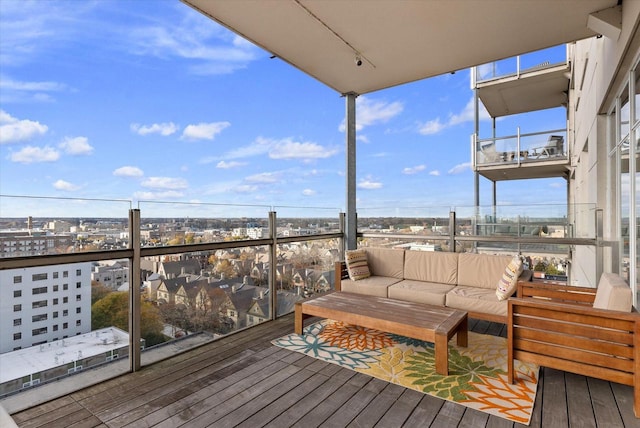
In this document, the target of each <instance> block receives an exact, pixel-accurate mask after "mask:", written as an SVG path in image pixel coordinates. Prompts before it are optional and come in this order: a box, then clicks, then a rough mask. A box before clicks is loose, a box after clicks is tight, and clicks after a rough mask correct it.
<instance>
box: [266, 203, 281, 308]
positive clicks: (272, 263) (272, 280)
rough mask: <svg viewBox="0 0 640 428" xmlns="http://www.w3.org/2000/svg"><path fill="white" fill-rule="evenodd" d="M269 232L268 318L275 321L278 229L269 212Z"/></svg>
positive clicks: (273, 215) (274, 213) (272, 213)
mask: <svg viewBox="0 0 640 428" xmlns="http://www.w3.org/2000/svg"><path fill="white" fill-rule="evenodd" d="M269 232H270V234H271V243H270V244H269V296H270V299H271V304H270V305H269V306H270V308H271V309H270V313H271V317H270V318H271V319H272V320H275V319H276V318H277V314H278V296H277V293H276V269H277V264H278V248H277V237H278V228H277V226H276V212H275V211H269ZM283 273H284V272H283Z"/></svg>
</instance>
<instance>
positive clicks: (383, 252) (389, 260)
mask: <svg viewBox="0 0 640 428" xmlns="http://www.w3.org/2000/svg"><path fill="white" fill-rule="evenodd" d="M363 248H364V249H365V250H366V251H367V261H368V262H369V271H370V272H371V275H376V276H388V277H392V278H398V279H404V276H403V272H404V250H397V249H393V248H375V247H363Z"/></svg>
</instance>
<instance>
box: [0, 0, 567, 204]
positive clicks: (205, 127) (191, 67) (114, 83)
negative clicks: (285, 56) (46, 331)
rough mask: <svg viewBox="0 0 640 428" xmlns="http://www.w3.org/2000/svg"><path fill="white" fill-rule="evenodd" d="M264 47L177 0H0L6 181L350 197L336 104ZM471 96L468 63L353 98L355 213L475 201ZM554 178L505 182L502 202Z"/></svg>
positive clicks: (526, 198)
mask: <svg viewBox="0 0 640 428" xmlns="http://www.w3.org/2000/svg"><path fill="white" fill-rule="evenodd" d="M269 56H270V55H269V53H267V52H265V51H262V50H261V49H259V48H257V47H255V46H253V45H251V44H250V43H248V42H246V41H244V40H243V39H241V38H239V37H237V36H235V35H234V34H233V33H230V32H229V31H227V30H225V29H223V28H222V27H220V26H219V25H217V24H216V23H214V22H213V21H211V20H210V19H208V18H206V17H204V16H202V15H201V14H199V13H198V12H196V11H194V10H192V9H191V8H189V7H188V6H186V5H184V4H182V3H180V2H179V1H177V0H175V1H170V0H164V1H146V0H137V1H122V0H119V1H115V0H113V1H112V0H105V1H95V2H94V1H82V2H81V1H37V2H29V1H11V0H2V2H1V3H0V193H1V194H4V195H25V196H50V197H51V196H52V197H60V198H104V199H125V200H130V201H133V203H134V204H137V203H138V201H145V200H153V201H168V202H171V201H180V202H201V203H223V204H256V205H266V206H281V205H286V206H295V207H310V206H312V207H328V208H338V209H344V205H345V195H344V189H345V176H344V173H345V149H344V147H345V134H344V130H343V122H344V114H345V101H344V99H343V98H342V97H341V96H340V94H338V93H336V92H335V91H333V90H332V89H329V88H327V87H325V86H324V85H323V84H321V83H319V82H317V81H316V80H314V79H313V78H311V77H309V76H307V75H306V74H304V73H302V72H301V71H299V70H297V69H295V68H293V67H291V66H290V65H288V64H286V63H284V62H283V61H281V60H278V59H270V58H269ZM472 95H473V94H472V91H471V89H470V84H469V71H468V70H463V71H460V72H457V73H456V74H453V75H452V74H447V75H443V76H439V77H436V78H432V79H428V80H424V81H420V82H415V83H412V84H408V85H403V86H400V87H396V88H390V89H387V90H383V91H379V92H375V93H371V94H367V95H364V96H360V97H358V99H357V129H358V132H357V138H358V143H357V162H358V164H357V185H358V208H359V211H360V210H362V212H365V211H366V209H367V208H376V209H377V208H378V207H382V208H388V207H396V208H397V207H416V206H420V207H429V206H438V207H456V206H458V207H459V206H472V205H473V172H472V171H471V169H470V156H471V155H470V135H471V134H472V132H473V121H472V119H473V110H472ZM558 117H559V119H558ZM562 118H563V117H562V115H558V114H557V113H556V114H555V115H550V114H547V113H543V114H541V115H539V117H534V118H529V119H527V122H526V123H524V122H522V120H521V119H519V118H506V119H504V120H501V121H499V124H498V129H499V131H502V132H499V134H500V133H502V134H503V135H512V134H515V133H516V126H518V125H520V126H521V127H522V132H534V131H538V130H543V129H554V128H564V127H565V123H564V121H563V120H562ZM482 126H483V127H487V126H490V125H489V123H488V122H486V121H484V122H483V125H482ZM488 129H490V128H488ZM481 183H482V190H481V204H483V205H488V204H490V203H491V197H490V190H489V189H490V185H489V183H488V182H487V181H486V180H484V179H482V180H481ZM564 186H565V184H564V181H563V180H561V179H550V180H536V181H529V182H525V181H519V182H510V183H499V184H498V202H499V203H509V204H531V203H541V202H548V203H564V202H565V200H566V193H565V191H564ZM541 196H543V197H544V200H541ZM3 203H4V204H5V206H4V209H3V211H4V213H2V215H10V213H8V212H7V211H9V209H8V204H9V202H7V200H5V201H3ZM377 212H378V211H376V210H375V209H374V210H370V211H369V213H370V214H374V213H377ZM379 212H380V213H382V211H379ZM395 214H398V213H395Z"/></svg>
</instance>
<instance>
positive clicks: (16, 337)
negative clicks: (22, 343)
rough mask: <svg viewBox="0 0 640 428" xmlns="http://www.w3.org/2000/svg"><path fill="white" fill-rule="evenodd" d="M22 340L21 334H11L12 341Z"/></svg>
mask: <svg viewBox="0 0 640 428" xmlns="http://www.w3.org/2000/svg"><path fill="white" fill-rule="evenodd" d="M20 339H22V333H13V340H20Z"/></svg>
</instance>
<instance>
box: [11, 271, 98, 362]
mask: <svg viewBox="0 0 640 428" xmlns="http://www.w3.org/2000/svg"><path fill="white" fill-rule="evenodd" d="M0 325H1V326H2V328H1V329H0V353H4V352H10V351H15V350H18V349H22V348H28V347H31V346H36V345H40V344H43V343H47V342H51V341H55V340H59V339H63V338H67V337H71V336H75V335H78V334H82V333H88V332H90V331H91V263H87V262H82V263H71V264H65V265H58V266H43V267H30V268H23V269H8V270H0Z"/></svg>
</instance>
